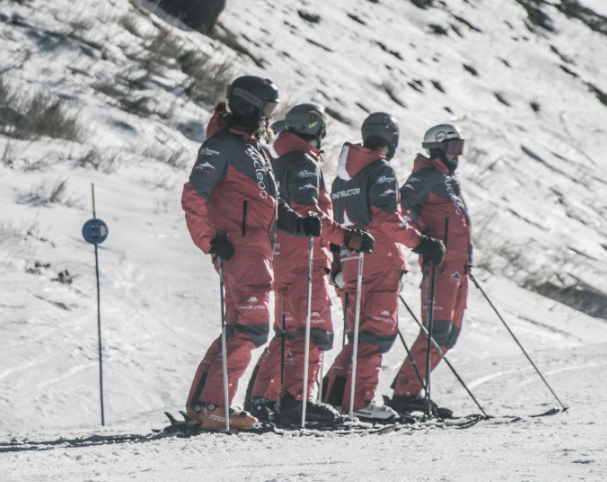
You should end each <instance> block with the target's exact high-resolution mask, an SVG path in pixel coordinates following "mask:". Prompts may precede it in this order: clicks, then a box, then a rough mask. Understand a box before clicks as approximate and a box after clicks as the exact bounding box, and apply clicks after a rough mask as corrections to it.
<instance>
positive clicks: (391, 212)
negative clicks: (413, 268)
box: [369, 164, 421, 248]
mask: <svg viewBox="0 0 607 482" xmlns="http://www.w3.org/2000/svg"><path fill="white" fill-rule="evenodd" d="M369 182H370V185H369V204H370V206H371V219H372V220H373V224H375V225H376V226H377V227H378V229H380V230H381V231H382V232H384V233H385V234H386V235H387V236H388V237H389V238H390V239H392V240H393V241H396V242H398V243H401V244H404V245H405V246H407V247H408V248H415V247H416V246H417V245H418V244H419V243H420V241H421V234H420V232H419V231H418V230H417V229H415V228H414V227H413V226H411V225H410V224H408V223H407V222H406V221H405V220H404V219H403V216H402V214H401V210H400V203H399V193H398V181H397V179H396V173H395V172H394V170H393V169H392V168H391V167H390V166H389V165H387V164H383V165H382V166H381V167H380V168H378V169H376V170H375V171H374V172H373V175H372V176H371V178H370V180H369Z"/></svg>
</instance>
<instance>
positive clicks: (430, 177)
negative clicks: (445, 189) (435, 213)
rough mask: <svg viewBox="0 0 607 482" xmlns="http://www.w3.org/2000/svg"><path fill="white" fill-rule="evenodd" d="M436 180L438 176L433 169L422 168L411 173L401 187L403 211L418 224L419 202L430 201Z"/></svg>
mask: <svg viewBox="0 0 607 482" xmlns="http://www.w3.org/2000/svg"><path fill="white" fill-rule="evenodd" d="M436 182H437V177H436V173H435V171H434V170H433V169H421V170H419V171H417V172H414V173H413V174H411V175H410V176H409V179H407V182H406V183H405V184H403V187H401V188H400V196H401V206H402V209H403V212H408V213H409V216H411V219H412V220H413V221H414V222H415V223H416V224H418V225H419V216H420V214H421V206H419V204H420V203H424V202H426V201H428V197H429V196H430V192H431V191H432V188H433V187H434V185H435V184H436Z"/></svg>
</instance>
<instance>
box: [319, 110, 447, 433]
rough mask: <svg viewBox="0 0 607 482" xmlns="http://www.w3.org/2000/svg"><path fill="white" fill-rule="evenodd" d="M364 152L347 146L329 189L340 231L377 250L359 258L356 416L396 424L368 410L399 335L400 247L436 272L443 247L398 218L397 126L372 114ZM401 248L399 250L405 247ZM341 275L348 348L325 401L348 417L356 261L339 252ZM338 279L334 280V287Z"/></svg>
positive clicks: (379, 409)
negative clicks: (366, 239) (368, 239)
mask: <svg viewBox="0 0 607 482" xmlns="http://www.w3.org/2000/svg"><path fill="white" fill-rule="evenodd" d="M362 138H363V145H362V146H361V145H352V144H349V143H346V144H345V145H344V147H343V149H342V152H341V156H340V160H339V167H338V171H337V175H338V177H337V178H336V179H335V181H334V182H333V192H332V198H333V205H334V209H335V219H336V220H337V221H339V222H341V223H342V225H344V226H356V227H358V228H363V229H366V230H368V231H369V233H370V234H371V235H372V236H373V237H374V238H375V249H374V251H373V253H372V254H370V255H368V256H366V257H365V260H364V265H363V266H364V271H363V281H362V299H361V308H360V309H361V315H360V337H359V348H358V361H357V363H358V368H357V374H356V387H355V388H356V390H355V400H354V414H355V416H357V417H359V418H363V419H368V420H378V421H390V420H393V419H395V418H396V417H397V414H396V412H394V410H392V409H391V408H389V407H386V406H379V405H376V404H375V403H374V402H373V398H374V395H375V391H376V389H377V384H378V377H379V370H380V367H381V360H382V354H383V353H386V352H387V351H388V350H389V349H390V348H391V347H392V344H393V343H394V340H395V338H396V334H397V330H398V326H397V323H398V293H399V281H400V277H401V275H402V273H403V272H406V271H407V262H406V258H405V252H404V246H406V247H410V248H413V251H414V252H416V253H422V254H424V255H425V256H427V257H428V258H430V259H432V260H434V262H436V263H437V264H440V262H441V261H442V257H443V255H444V246H443V245H442V242H440V241H437V240H435V239H432V238H430V237H427V236H424V235H422V234H420V233H419V231H418V230H417V229H415V228H414V227H412V226H411V225H409V224H408V223H407V222H405V220H404V219H403V217H402V215H401V208H400V204H399V193H398V182H397V180H396V173H395V172H394V169H392V167H391V166H390V164H389V161H390V159H392V158H393V156H394V153H395V150H396V147H397V145H398V138H399V131H398V125H397V123H396V119H395V118H394V117H393V116H391V115H389V114H385V113H383V112H376V113H374V114H371V115H370V116H369V117H367V119H365V121H364V122H363V125H362ZM403 245H404V246H403ZM341 261H342V262H341V265H342V275H343V281H344V283H345V293H347V295H348V308H347V309H348V313H347V321H348V323H347V325H348V339H349V340H350V343H348V344H347V345H346V346H345V347H344V349H343V350H342V351H341V353H340V354H339V355H338V356H337V358H336V359H335V361H334V363H333V366H332V367H331V369H330V370H329V372H328V374H327V379H326V381H325V386H326V387H327V390H325V401H326V402H328V403H330V404H332V405H334V406H341V407H342V410H344V411H345V410H347V409H348V407H349V406H350V390H351V387H350V383H351V376H352V373H351V372H352V369H351V359H352V352H353V344H352V340H353V337H354V336H353V331H354V321H355V313H356V304H357V303H356V287H357V273H358V261H359V255H358V254H357V253H354V252H352V251H350V250H347V249H344V250H342V260H341ZM339 278H341V277H339V276H335V281H336V283H339Z"/></svg>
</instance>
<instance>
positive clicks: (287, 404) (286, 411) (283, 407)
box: [277, 392, 343, 426]
mask: <svg viewBox="0 0 607 482" xmlns="http://www.w3.org/2000/svg"><path fill="white" fill-rule="evenodd" d="M277 405H278V417H277V422H278V424H280V425H285V426H293V425H299V424H301V412H302V409H303V403H302V402H301V401H299V400H296V399H295V397H294V396H293V395H291V394H290V393H288V392H287V393H285V395H284V396H283V397H282V398H281V399H280V401H279V402H278V404H277ZM342 421H343V417H342V416H341V415H340V414H339V412H338V411H337V410H335V409H334V408H333V407H332V406H331V405H328V404H326V403H320V402H317V401H316V400H308V401H307V404H306V422H310V424H314V425H316V426H332V425H336V424H338V423H341V422H342Z"/></svg>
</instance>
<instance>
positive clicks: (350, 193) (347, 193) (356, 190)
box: [331, 187, 360, 199]
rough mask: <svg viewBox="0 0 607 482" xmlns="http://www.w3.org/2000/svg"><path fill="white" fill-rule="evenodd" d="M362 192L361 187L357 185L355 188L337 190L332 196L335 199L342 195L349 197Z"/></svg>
mask: <svg viewBox="0 0 607 482" xmlns="http://www.w3.org/2000/svg"><path fill="white" fill-rule="evenodd" d="M359 194H360V188H359V187H356V188H353V189H348V190H347V191H337V192H334V193H333V194H331V198H333V199H339V198H342V197H349V196H358V195H359Z"/></svg>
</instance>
